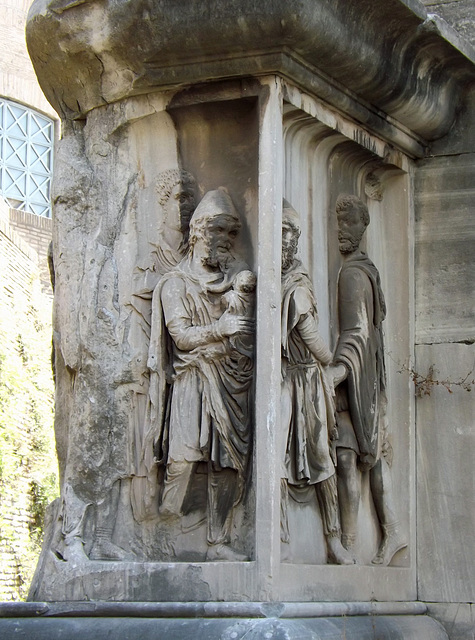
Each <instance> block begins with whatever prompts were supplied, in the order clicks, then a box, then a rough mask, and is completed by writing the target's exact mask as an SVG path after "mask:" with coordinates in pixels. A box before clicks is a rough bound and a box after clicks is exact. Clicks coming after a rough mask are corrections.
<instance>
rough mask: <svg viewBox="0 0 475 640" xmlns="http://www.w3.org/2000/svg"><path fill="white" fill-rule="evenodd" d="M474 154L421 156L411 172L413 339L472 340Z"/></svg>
mask: <svg viewBox="0 0 475 640" xmlns="http://www.w3.org/2000/svg"><path fill="white" fill-rule="evenodd" d="M474 168H475V154H473V153H458V154H456V155H451V156H450V157H449V158H447V157H444V156H439V157H433V158H428V159H426V160H423V161H420V162H419V163H418V166H417V170H416V174H415V207H416V208H415V212H416V224H415V232H416V273H417V275H416V305H417V313H416V340H417V342H419V343H433V342H447V341H461V340H471V341H473V340H475V305H474V300H475V281H474V279H473V277H472V276H473V271H474V268H475V255H474V251H473V246H474V242H475V223H474V221H473V216H472V215H471V212H472V209H473V200H474V196H475V189H474V185H473V173H474Z"/></svg>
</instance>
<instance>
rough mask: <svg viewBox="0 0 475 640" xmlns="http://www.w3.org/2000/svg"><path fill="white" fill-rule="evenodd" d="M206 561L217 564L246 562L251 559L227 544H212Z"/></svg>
mask: <svg viewBox="0 0 475 640" xmlns="http://www.w3.org/2000/svg"><path fill="white" fill-rule="evenodd" d="M206 560H207V561H208V562H216V561H221V560H227V561H228V562H245V561H246V560H249V558H248V557H247V556H246V555H244V554H243V553H239V552H238V551H235V550H234V549H233V548H232V547H229V546H227V545H225V544H212V545H210V546H209V548H208V553H207V554H206Z"/></svg>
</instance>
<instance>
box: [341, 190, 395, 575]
mask: <svg viewBox="0 0 475 640" xmlns="http://www.w3.org/2000/svg"><path fill="white" fill-rule="evenodd" d="M336 214H337V217H338V241H339V249H340V253H341V254H342V255H343V259H344V262H343V266H342V268H341V272H340V277H339V283H338V313H339V325H340V337H339V340H338V344H337V348H336V352H335V358H334V366H333V367H332V375H333V382H334V385H335V387H336V394H337V426H338V439H337V441H336V451H337V461H338V466H337V469H338V494H339V500H340V513H341V522H342V532H343V533H342V542H343V545H344V546H345V547H346V548H347V549H348V550H350V551H352V550H353V547H354V545H355V541H356V528H357V519H358V509H359V503H360V482H361V481H360V477H359V473H358V467H359V469H360V470H361V471H363V472H364V471H368V472H369V474H370V484H371V491H372V496H373V500H374V505H375V508H376V513H377V516H378V520H379V524H380V526H381V530H382V531H381V533H382V538H381V544H380V546H379V549H378V551H377V553H376V555H375V556H374V558H373V560H372V563H373V564H377V565H388V564H389V563H390V562H391V560H392V558H393V557H394V555H395V554H396V553H397V552H398V551H399V550H400V549H402V548H404V547H406V546H407V542H406V539H405V536H404V535H403V532H402V531H401V527H400V524H399V521H398V518H397V515H396V512H395V508H394V503H393V495H392V487H391V477H390V468H389V467H390V464H391V461H392V460H391V458H392V450H391V446H390V444H389V442H388V439H387V429H386V405H387V401H386V374H385V367H384V346H383V333H382V322H383V320H384V318H385V315H386V305H385V301H384V296H383V292H382V290H381V284H380V278H379V273H378V270H377V269H376V267H375V266H374V264H373V263H372V262H371V260H370V259H369V258H368V256H367V255H366V254H365V253H364V252H363V251H361V249H360V242H361V239H362V237H363V234H364V232H365V230H366V227H367V226H368V224H369V213H368V209H367V207H366V205H365V204H364V203H363V202H362V201H361V200H360V199H359V198H357V197H355V196H340V197H339V198H338V200H337V203H336Z"/></svg>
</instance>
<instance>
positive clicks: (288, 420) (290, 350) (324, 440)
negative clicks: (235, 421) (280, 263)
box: [281, 261, 335, 487]
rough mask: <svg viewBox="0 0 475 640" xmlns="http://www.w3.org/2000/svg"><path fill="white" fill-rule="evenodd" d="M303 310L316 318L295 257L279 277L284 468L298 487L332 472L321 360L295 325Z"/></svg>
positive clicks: (330, 408) (330, 418) (330, 415)
mask: <svg viewBox="0 0 475 640" xmlns="http://www.w3.org/2000/svg"><path fill="white" fill-rule="evenodd" d="M307 314H311V315H312V316H313V318H314V319H315V322H317V321H318V316H317V307H316V301H315V298H314V295H313V292H312V284H311V282H310V280H309V278H308V276H307V274H306V273H305V271H304V270H303V269H302V267H301V265H300V263H299V262H298V261H296V262H295V264H294V267H292V269H291V270H290V271H289V272H288V273H286V274H285V275H283V277H282V328H281V330H282V356H283V362H282V367H283V371H282V373H283V383H282V400H283V407H282V419H283V422H284V424H283V428H284V429H285V433H284V437H285V438H286V443H285V462H284V467H285V471H284V473H285V476H286V477H287V480H288V482H289V484H290V485H296V486H301V487H302V486H307V485H313V484H316V483H318V482H322V481H323V480H326V479H327V478H329V477H330V476H332V475H333V474H334V472H335V468H334V465H333V461H332V459H331V455H330V447H329V433H330V432H331V430H332V429H333V427H334V425H335V418H334V405H333V401H332V398H331V393H330V391H329V389H328V387H327V384H326V381H325V379H324V375H323V371H322V366H321V364H320V362H319V361H318V360H317V359H316V358H315V356H314V355H313V354H312V353H311V352H310V351H309V349H308V347H307V346H306V344H305V341H304V336H302V335H301V333H300V331H299V328H298V324H299V322H300V320H301V319H302V318H303V317H304V316H306V315H307ZM287 404H288V405H289V406H286V405H287Z"/></svg>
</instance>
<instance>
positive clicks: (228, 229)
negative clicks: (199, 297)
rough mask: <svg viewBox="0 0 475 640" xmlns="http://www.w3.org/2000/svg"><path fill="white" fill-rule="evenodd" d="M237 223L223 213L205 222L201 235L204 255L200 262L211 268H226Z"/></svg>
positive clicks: (237, 230)
mask: <svg viewBox="0 0 475 640" xmlns="http://www.w3.org/2000/svg"><path fill="white" fill-rule="evenodd" d="M239 226H240V225H239V223H238V222H237V221H236V219H235V218H234V217H231V216H229V215H227V214H225V213H223V214H221V215H217V216H215V217H213V218H211V219H210V220H208V221H207V223H206V228H205V232H204V234H203V235H202V238H201V240H202V242H203V245H204V255H203V257H202V263H203V265H205V266H206V267H211V268H212V269H217V268H219V269H220V270H221V271H223V270H224V269H225V268H226V265H227V263H228V262H229V260H230V258H231V257H232V256H231V249H232V248H233V246H234V242H235V240H236V238H237V235H238V233H239Z"/></svg>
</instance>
